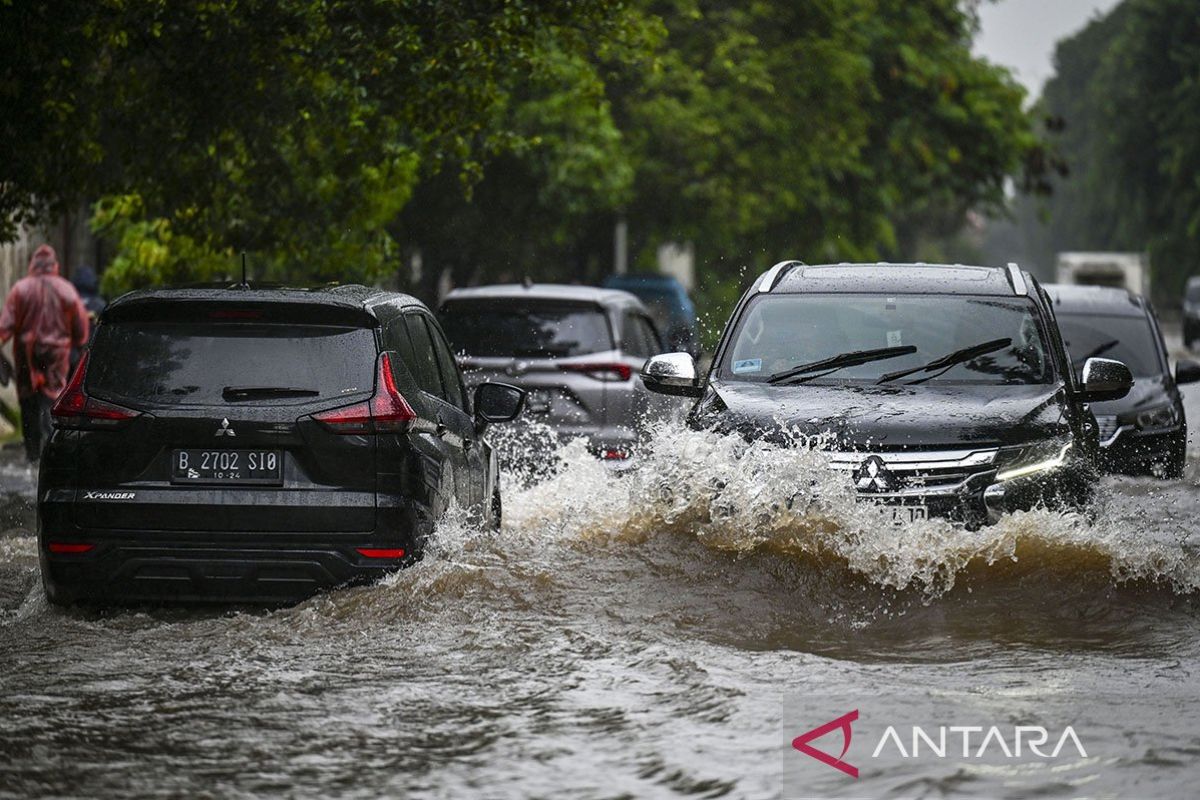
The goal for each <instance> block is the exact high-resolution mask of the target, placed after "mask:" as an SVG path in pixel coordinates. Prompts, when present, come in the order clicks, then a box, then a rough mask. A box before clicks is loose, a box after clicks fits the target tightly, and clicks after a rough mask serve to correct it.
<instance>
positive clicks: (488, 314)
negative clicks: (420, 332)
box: [442, 301, 613, 358]
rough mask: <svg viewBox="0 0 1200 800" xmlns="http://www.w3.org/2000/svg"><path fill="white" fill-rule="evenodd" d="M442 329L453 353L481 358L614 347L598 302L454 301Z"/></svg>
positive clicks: (576, 352) (579, 353)
mask: <svg viewBox="0 0 1200 800" xmlns="http://www.w3.org/2000/svg"><path fill="white" fill-rule="evenodd" d="M442 328H443V329H444V330H445V331H446V336H447V337H448V338H449V339H450V344H451V345H452V346H453V347H454V352H456V353H463V354H466V355H468V356H482V357H489V356H491V357H519V356H524V357H529V358H538V357H543V358H561V357H565V356H582V355H587V354H589V353H599V352H601V351H603V350H611V349H613V343H612V332H611V331H610V330H609V327H608V320H607V319H606V318H605V316H604V312H602V311H601V310H600V309H599V308H597V307H596V306H585V305H569V304H560V303H522V304H520V305H516V304H511V303H503V302H496V301H492V302H488V303H450V304H447V305H446V306H445V307H443V309H442Z"/></svg>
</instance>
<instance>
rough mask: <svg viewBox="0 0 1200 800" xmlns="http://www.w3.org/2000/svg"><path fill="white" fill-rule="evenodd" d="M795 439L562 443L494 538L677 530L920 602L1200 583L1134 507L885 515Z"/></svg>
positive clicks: (694, 436)
mask: <svg viewBox="0 0 1200 800" xmlns="http://www.w3.org/2000/svg"><path fill="white" fill-rule="evenodd" d="M794 444H795V443H788V444H783V445H779V444H772V443H766V442H758V443H753V444H748V443H746V442H745V441H743V440H742V439H740V438H738V437H731V436H723V435H717V434H713V433H708V432H698V431H690V430H686V429H683V428H679V427H664V428H662V429H660V430H659V431H658V432H657V434H656V435H655V436H654V437H653V439H652V440H651V441H650V443H649V444H648V446H647V447H646V448H644V449H643V450H642V451H641V452H640V453H639V456H638V464H637V468H636V469H634V470H631V471H630V472H628V473H627V474H615V473H613V472H612V471H611V470H609V469H607V468H606V467H605V465H604V464H602V463H601V462H599V461H597V460H596V459H595V458H593V457H592V456H590V455H589V454H588V453H587V451H586V448H584V447H583V443H582V442H573V443H570V444H568V445H566V446H565V447H563V448H562V449H561V450H560V451H558V452H557V453H556V454H555V455H554V459H555V461H556V463H558V464H559V465H560V466H559V468H558V470H557V472H556V473H555V474H554V475H553V476H552V477H550V478H548V479H547V480H545V481H543V482H541V483H538V484H535V485H533V486H530V487H529V488H526V489H519V490H517V491H515V492H513V491H509V492H508V494H507V495H506V524H505V537H506V538H507V537H513V536H516V537H528V536H531V535H534V536H538V537H539V538H540V539H541V540H542V542H543V543H545V542H547V541H559V542H572V541H576V542H581V541H596V540H619V541H621V542H624V543H627V544H628V543H636V542H639V541H645V540H646V539H648V538H650V537H654V536H662V535H671V536H681V535H682V536H688V537H694V538H695V539H696V540H698V541H700V542H702V543H703V544H705V545H706V546H708V547H710V548H712V549H715V550H718V551H725V552H729V553H733V554H735V555H739V556H744V555H746V554H750V553H759V552H768V553H772V554H775V555H777V556H780V557H783V558H789V559H795V560H797V561H800V562H803V563H805V564H808V565H809V566H811V567H812V568H816V569H826V568H838V567H840V568H842V569H844V570H848V571H849V573H851V574H852V575H854V576H857V577H859V578H863V579H866V580H867V581H869V582H871V583H873V584H875V585H877V586H879V587H883V588H887V589H893V590H916V591H918V592H920V593H922V594H923V595H924V596H925V597H927V598H930V599H932V598H936V597H939V596H942V595H944V594H946V593H947V592H949V591H951V590H952V589H954V587H955V585H956V584H957V583H958V582H959V581H960V580H961V578H962V576H964V575H965V574H968V573H971V574H974V575H980V574H984V575H986V574H987V573H988V572H989V570H990V571H994V572H996V573H997V574H1004V575H1012V574H1013V573H1014V570H1016V571H1017V572H1020V571H1021V570H1026V571H1028V570H1034V569H1043V570H1045V569H1053V570H1057V571H1063V570H1066V571H1071V570H1075V571H1079V572H1096V571H1102V572H1104V573H1106V574H1107V576H1108V578H1109V580H1110V581H1111V582H1112V583H1113V584H1121V583H1128V582H1131V581H1144V582H1151V583H1160V584H1165V585H1168V586H1169V587H1170V588H1171V589H1172V590H1173V591H1174V592H1177V593H1181V594H1182V593H1191V592H1195V591H1197V590H1198V589H1200V554H1198V553H1197V552H1196V551H1195V549H1193V548H1191V547H1189V546H1188V543H1187V541H1186V537H1180V536H1177V535H1162V534H1161V532H1160V535H1154V534H1152V533H1150V532H1147V531H1146V530H1144V526H1143V525H1139V524H1137V521H1136V517H1135V518H1134V519H1127V518H1123V517H1121V516H1120V515H1117V516H1115V517H1113V516H1110V515H1108V513H1107V509H1106V508H1105V507H1103V506H1102V508H1101V511H1100V513H1099V519H1098V521H1096V522H1091V521H1089V520H1088V519H1087V518H1085V517H1084V516H1082V515H1080V514H1075V513H1065V512H1055V511H1049V510H1037V511H1031V512H1020V513H1015V514H1012V515H1009V516H1008V517H1006V518H1004V519H1002V520H1001V521H1000V522H999V523H998V524H996V525H993V526H989V527H985V528H983V529H981V530H979V531H967V530H964V529H963V528H962V527H960V526H957V525H954V524H952V523H950V522H948V521H945V520H938V519H931V520H926V521H920V522H916V523H912V524H905V525H893V524H891V522H890V519H888V520H885V519H884V518H883V517H882V516H881V515H880V513H879V510H878V509H877V508H876V507H875V506H873V505H871V504H863V503H860V502H856V499H855V495H854V492H853V490H852V488H851V487H850V486H849V485H848V482H847V481H846V478H845V474H844V473H840V472H837V471H834V470H831V469H830V468H829V466H828V461H827V458H826V457H825V455H824V454H823V453H821V452H820V451H818V450H814V449H811V448H808V447H802V446H794ZM540 458H542V459H545V456H544V455H542V456H540ZM1102 493H1103V492H1102ZM1140 513H1144V512H1140Z"/></svg>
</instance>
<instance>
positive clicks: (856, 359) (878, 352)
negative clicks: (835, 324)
mask: <svg viewBox="0 0 1200 800" xmlns="http://www.w3.org/2000/svg"><path fill="white" fill-rule="evenodd" d="M915 352H917V348H915V347H913V346H912V345H904V346H903V347H880V348H876V349H875V350H854V351H852V352H849V353H842V354H841V355H836V356H832V357H830V358H823V359H821V360H820V361H813V362H811V363H809V364H801V365H800V366H798V367H792V368H791V369H785V370H783V371H782V372H776V373H775V374H774V375H772V376H771V377H769V378H767V383H784V382H793V383H803V382H804V381H806V380H811V379H813V378H818V377H820V375H815V374H812V373H822V374H824V373H825V372H827V371H828V372H833V371H834V370H838V369H841V368H842V367H853V366H856V365H858V364H867V363H870V362H871V361H882V360H884V359H885V358H897V357H899V356H907V355H911V354H912V353H915ZM802 376H806V377H802ZM792 378H800V380H797V381H792Z"/></svg>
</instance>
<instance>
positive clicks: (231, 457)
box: [171, 450, 283, 486]
mask: <svg viewBox="0 0 1200 800" xmlns="http://www.w3.org/2000/svg"><path fill="white" fill-rule="evenodd" d="M171 482H172V483H233V484H259V485H267V486H278V485H280V484H282V483H283V454H282V453H281V452H280V451H278V450H176V451H174V452H173V453H172V454H171Z"/></svg>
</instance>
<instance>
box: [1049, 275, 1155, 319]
mask: <svg viewBox="0 0 1200 800" xmlns="http://www.w3.org/2000/svg"><path fill="white" fill-rule="evenodd" d="M1042 288H1043V289H1045V290H1046V293H1047V294H1049V295H1050V299H1051V300H1053V301H1054V308H1055V309H1056V310H1059V311H1064V312H1066V313H1068V314H1070V313H1093V314H1110V315H1120V316H1128V317H1140V316H1142V315H1143V314H1145V313H1146V310H1145V306H1146V301H1145V299H1144V298H1142V297H1141V296H1139V295H1135V294H1133V293H1132V292H1130V291H1128V290H1127V289H1117V288H1114V287H1111V286H1086V285H1084V286H1081V285H1078V284H1068V283H1045V284H1042Z"/></svg>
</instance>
